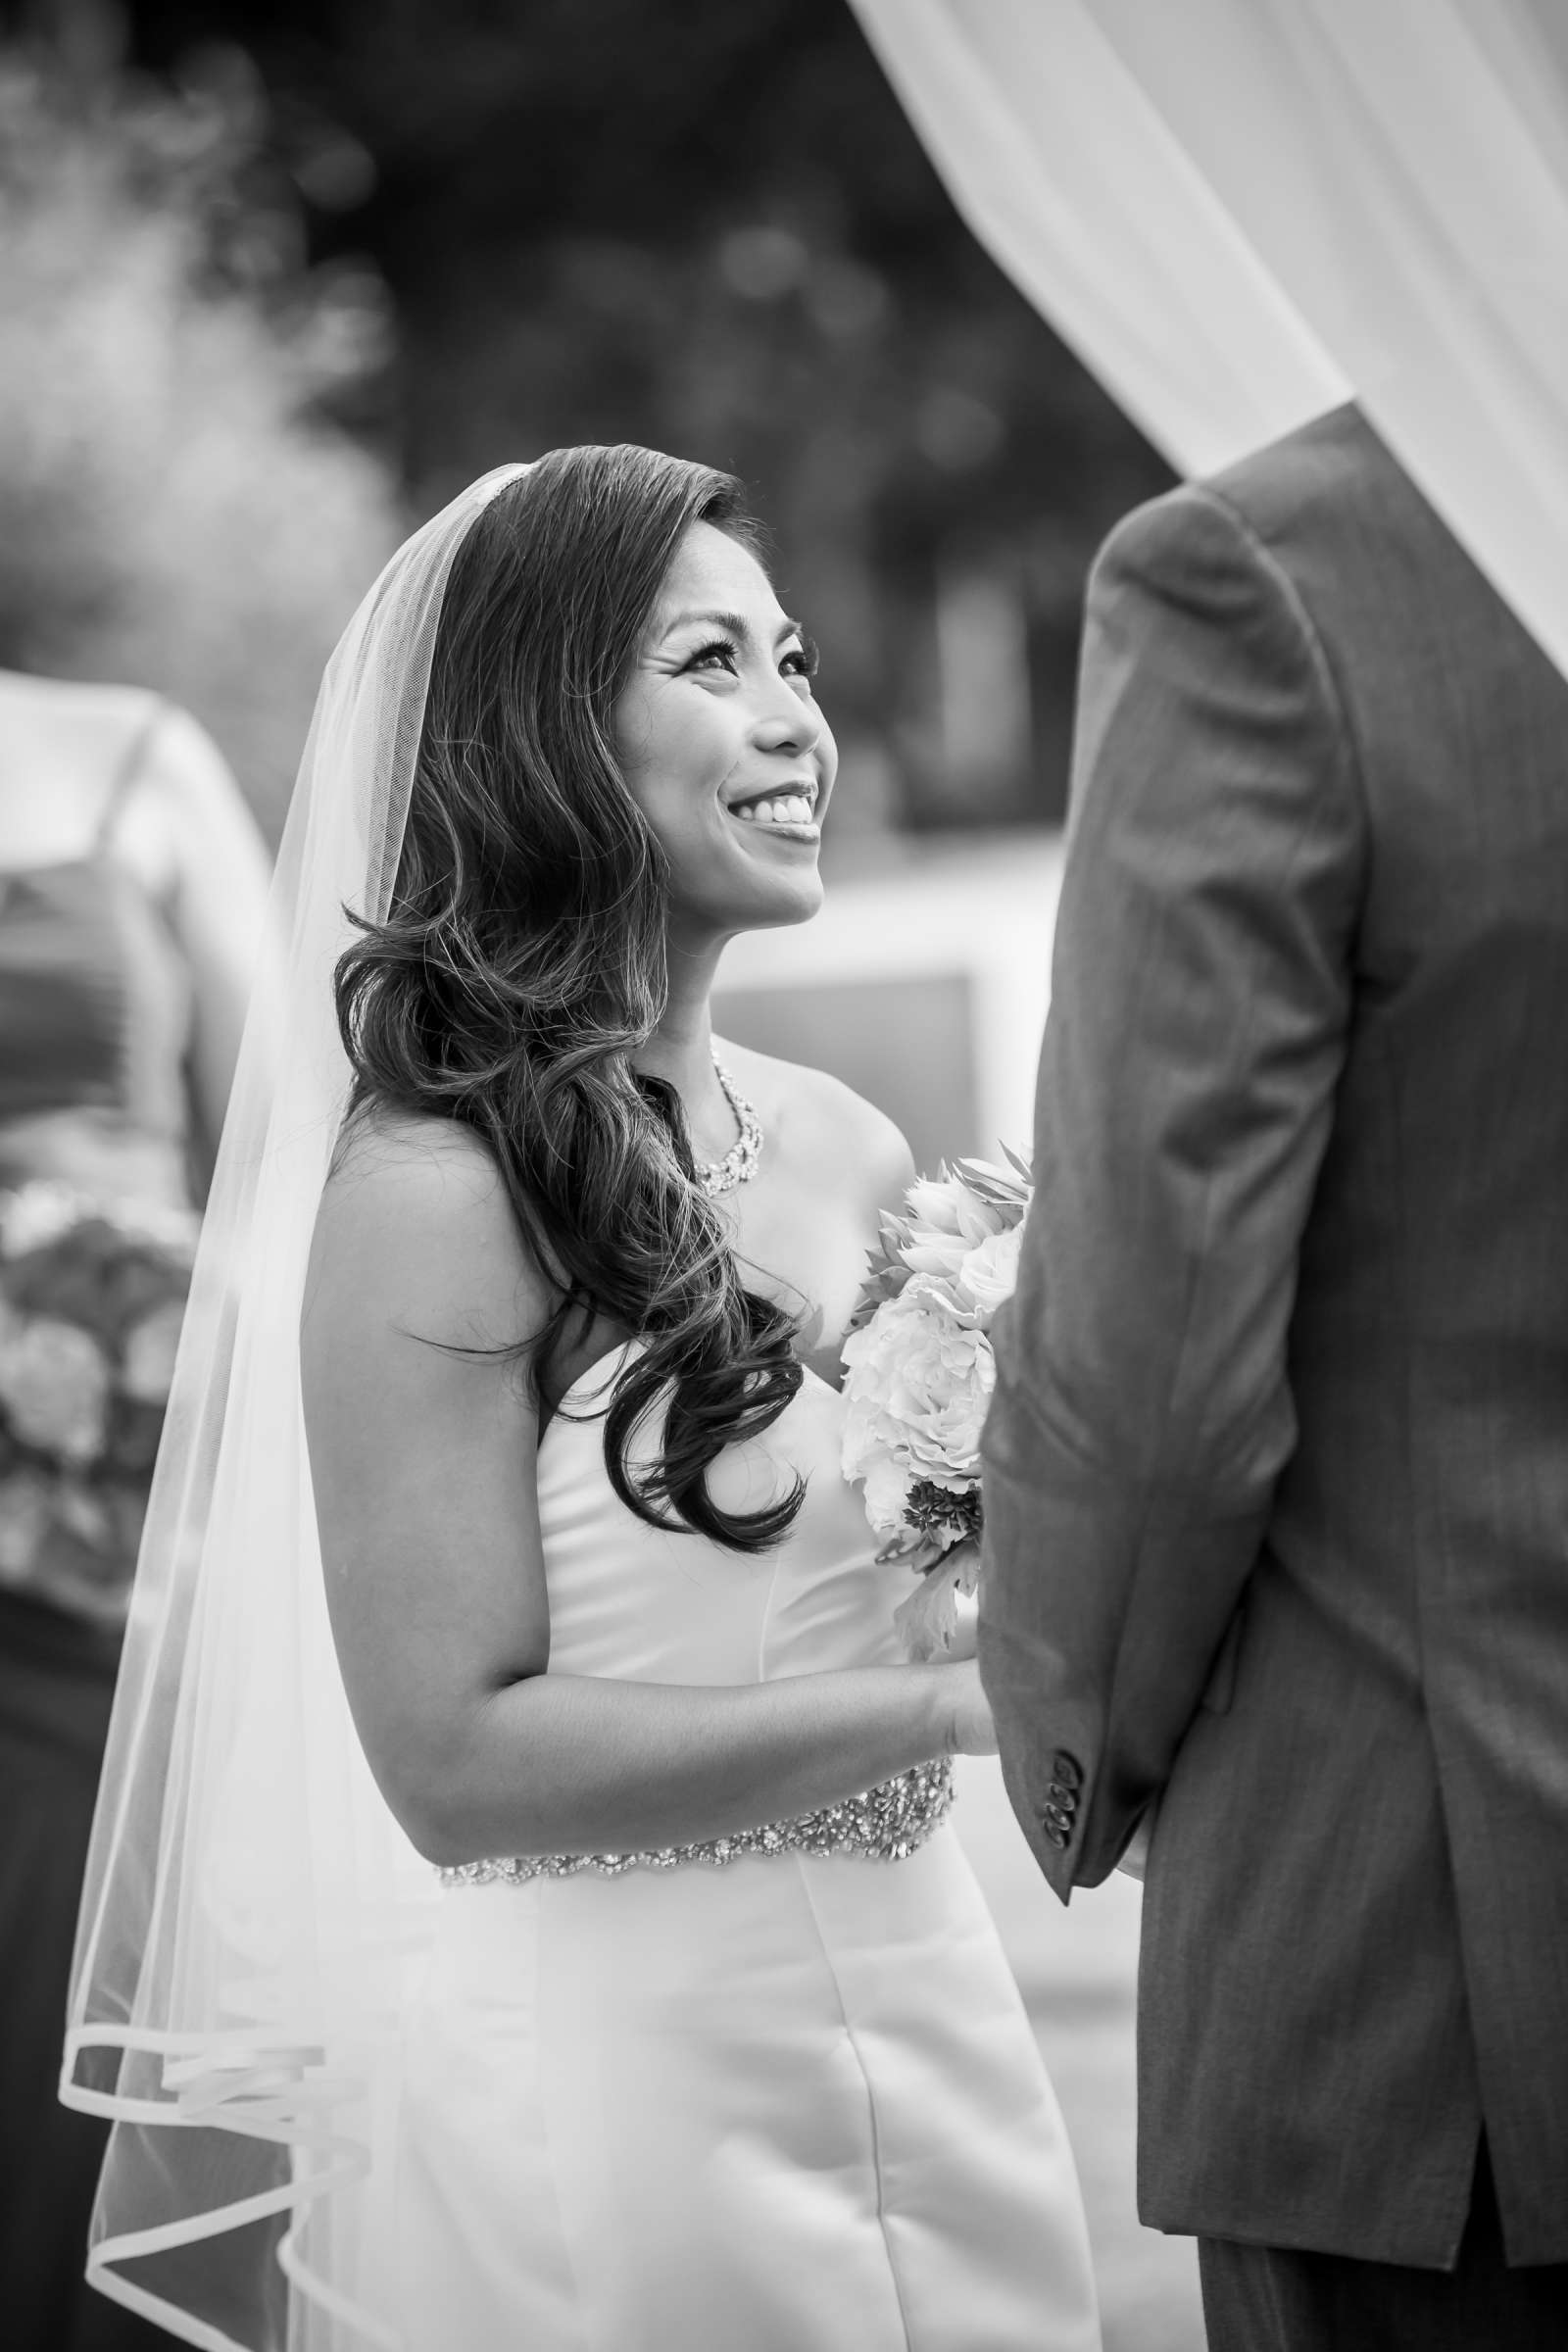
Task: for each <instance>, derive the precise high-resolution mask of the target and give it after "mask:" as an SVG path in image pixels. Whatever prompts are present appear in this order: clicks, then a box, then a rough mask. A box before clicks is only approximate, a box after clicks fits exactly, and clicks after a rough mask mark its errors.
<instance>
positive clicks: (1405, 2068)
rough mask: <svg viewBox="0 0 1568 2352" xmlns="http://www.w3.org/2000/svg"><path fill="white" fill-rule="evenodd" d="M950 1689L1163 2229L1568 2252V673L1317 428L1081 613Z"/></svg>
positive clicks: (1149, 533) (1129, 568) (1112, 552)
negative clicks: (961, 1657)
mask: <svg viewBox="0 0 1568 2352" xmlns="http://www.w3.org/2000/svg"><path fill="white" fill-rule="evenodd" d="M1053 995H1054V1001H1053V1005H1052V1012H1051V1019H1050V1024H1049V1027H1048V1030H1047V1035H1046V1043H1045V1052H1044V1057H1043V1060H1042V1064H1041V1076H1040V1093H1039V1102H1038V1133H1037V1137H1036V1154H1037V1157H1036V1173H1037V1177H1038V1184H1039V1191H1038V1195H1037V1199H1036V1202H1035V1206H1034V1210H1033V1212H1032V1214H1031V1218H1030V1221H1029V1226H1028V1229H1027V1234H1026V1240H1025V1247H1024V1257H1023V1272H1022V1278H1021V1281H1020V1284H1019V1289H1018V1294H1017V1297H1016V1299H1015V1300H1014V1301H1013V1303H1012V1305H1011V1307H1010V1309H1009V1310H1008V1312H1007V1314H1006V1315H1005V1318H1004V1319H1003V1323H1002V1329H1001V1334H1000V1338H999V1357H1000V1367H1001V1377H1000V1382H999V1388H998V1393H997V1398H996V1403H995V1408H994V1410H993V1413H992V1416H991V1420H990V1423H989V1426H988V1428H987V1431H986V1439H985V1461H986V1508H987V1565H986V1573H985V1582H984V1600H983V1608H982V1624H981V1653H980V1654H981V1666H982V1671H983V1673H984V1677H985V1682H986V1687H987V1690H988V1691H989V1692H990V1694H991V1696H992V1699H993V1702H994V1704H995V1707H996V1711H997V1716H998V1720H999V1724H1000V1727H1001V1736H1002V1753H1003V1765H1004V1770H1005V1777H1006V1782H1007V1787H1008V1789H1009V1792H1010V1794H1011V1797H1012V1802H1013V1805H1014V1807H1015V1809H1016V1811H1017V1813H1018V1816H1019V1819H1020V1821H1021V1823H1022V1825H1023V1828H1024V1831H1025V1834H1026V1835H1027V1836H1028V1837H1029V1838H1030V1840H1031V1843H1032V1844H1033V1846H1034V1849H1035V1852H1036V1854H1037V1856H1038V1859H1039V1861H1040V1864H1041V1866H1042V1868H1043V1869H1044V1870H1045V1872H1046V1873H1047V1875H1048V1877H1049V1878H1050V1879H1051V1881H1052V1884H1053V1885H1054V1887H1055V1888H1056V1890H1057V1892H1058V1893H1059V1894H1061V1896H1062V1897H1063V1898H1064V1899H1065V1897H1066V1896H1067V1894H1068V1892H1069V1891H1070V1889H1071V1887H1073V1886H1074V1885H1075V1884H1083V1885H1088V1886H1093V1885H1095V1884H1096V1883H1098V1882H1099V1881H1100V1880H1102V1879H1103V1877H1104V1876H1105V1875H1106V1873H1107V1872H1108V1871H1109V1870H1110V1869H1111V1867H1112V1865H1113V1864H1114V1862H1115V1861H1116V1859H1117V1857H1118V1855H1120V1853H1121V1852H1122V1851H1123V1849H1124V1847H1125V1845H1126V1843H1127V1840H1128V1838H1129V1837H1130V1835H1131V1833H1132V1831H1133V1829H1134V1826H1135V1825H1136V1823H1137V1822H1138V1820H1139V1817H1140V1816H1141V1815H1142V1814H1143V1813H1144V1811H1145V1809H1146V1808H1147V1807H1148V1806H1149V1805H1150V1803H1151V1800H1152V1799H1153V1798H1155V1797H1158V1798H1159V1811H1158V1816H1157V1823H1156V1827H1155V1831H1154V1838H1153V1847H1152V1861H1151V1864H1150V1870H1149V1877H1148V1882H1147V1887H1146V1895H1145V1913H1144V1947H1143V1961H1142V1971H1141V1984H1140V2020H1139V2072H1140V2159H1139V2178H1140V2204H1141V2210H1142V2212H1143V2215H1144V2218H1145V2220H1146V2221H1148V2222H1150V2223H1152V2224H1153V2225H1154V2226H1155V2227H1156V2228H1159V2229H1178V2230H1193V2231H1199V2232H1201V2233H1204V2234H1206V2235H1211V2236H1223V2237H1232V2238H1241V2239H1246V2240H1251V2241H1258V2242H1263V2243H1269V2244H1276V2245H1287V2246H1301V2247H1317V2248H1321V2249H1324V2250H1326V2251H1331V2252H1338V2253H1342V2254H1348V2255H1357V2256H1362V2257H1367V2258H1373V2259H1379V2260H1384V2261H1390V2262H1398V2263H1405V2264H1414V2265H1426V2266H1432V2267H1440V2266H1446V2265H1447V2264H1449V2263H1451V2261H1452V2259H1453V2257H1454V2253H1455V2250H1456V2247H1457V2244H1458V2240H1459V2235H1460V2230H1461V2228H1462V2226H1463V2221H1464V2216H1465V2211H1466V2206H1467V2201H1468V2196H1469V2188H1470V2178H1471V2169H1472V2164H1473V2160H1474V2156H1475V2149H1476V2141H1477V2136H1478V2132H1479V2131H1480V2128H1481V2125H1482V2122H1483V2119H1484V2121H1485V2124H1486V2129H1487V2131H1488V2133H1489V2137H1490V2142H1491V2147H1492V2152H1493V2158H1494V2162H1495V2171H1496V2176H1497V2183H1498V2191H1499V2196H1500V2201H1501V2208H1502V2215H1503V2223H1504V2229H1505V2235H1506V2242H1507V2248H1508V2255H1509V2259H1510V2260H1511V2261H1512V2262H1515V2263H1542V2262H1548V2261H1556V2262H1561V2261H1564V2260H1568V685H1565V683H1564V681H1563V680H1562V678H1561V677H1560V676H1559V675H1558V673H1557V672H1556V670H1555V669H1553V668H1552V666H1551V665H1550V664H1549V663H1548V662H1547V661H1546V660H1545V658H1544V655H1543V654H1542V653H1541V652H1540V650H1539V649H1538V648H1537V646H1536V645H1535V644H1534V642H1533V641H1532V640H1531V639H1530V638H1529V637H1528V636H1527V635H1526V633H1525V631H1524V630H1523V629H1522V628H1521V627H1520V625H1519V624H1518V623H1517V622H1516V621H1515V620H1514V619H1513V618H1512V616H1511V615H1510V613H1508V611H1507V610H1506V608H1505V607H1504V606H1503V604H1502V603H1501V601H1500V600H1499V599H1498V598H1497V596H1496V595H1495V593H1494V591H1493V590H1492V589H1491V588H1490V587H1489V586H1488V585H1487V583H1486V582H1485V581H1484V580H1483V578H1482V577H1481V575H1480V574H1479V572H1478V571H1477V570H1476V569H1475V567H1474V566H1473V565H1472V564H1471V563H1470V562H1469V560H1468V559H1467V558H1466V556H1465V555H1464V554H1463V553H1462V552H1461V550H1460V549H1459V547H1458V546H1457V544H1456V543H1455V541H1454V540H1453V538H1452V537H1451V536H1450V534H1449V533H1448V532H1447V530H1446V528H1445V526H1444V525H1443V524H1442V523H1441V522H1440V521H1439V520H1438V518H1437V516H1436V515H1434V514H1433V512H1432V510H1431V509H1430V508H1429V507H1428V506H1427V504H1426V503H1425V501H1424V500H1423V499H1422V498H1421V497H1420V496H1419V494H1418V493H1417V492H1416V491H1415V489H1413V488H1412V486H1411V484H1410V483H1409V481H1408V480H1407V478H1406V477H1405V476H1404V474H1403V473H1402V472H1401V471H1400V469H1399V468H1398V467H1397V466H1396V464H1395V463H1394V461H1393V459H1392V458H1391V457H1390V456H1389V454H1388V453H1387V451H1386V450H1385V449H1384V448H1383V447H1382V445H1381V443H1380V442H1379V441H1378V440H1377V438H1376V436H1375V435H1374V434H1373V432H1372V431H1371V429H1370V428H1369V426H1368V425H1367V424H1366V423H1365V422H1364V421H1363V420H1362V418H1361V417H1359V416H1358V415H1357V414H1356V412H1355V411H1353V410H1343V411H1340V412H1338V413H1337V414H1335V415H1334V416H1332V417H1325V418H1322V419H1320V420H1319V421H1317V422H1316V423H1314V424H1312V425H1310V426H1308V427H1307V428H1306V429H1305V430H1303V431H1301V432H1299V433H1297V434H1295V435H1293V436H1292V437H1291V438H1290V439H1289V440H1287V441H1284V442H1282V443H1280V444H1278V445H1276V446H1275V447H1274V448H1272V449H1270V450H1266V451H1264V452H1262V453H1261V454H1260V455H1258V456H1256V457H1254V458H1252V459H1250V460H1248V461H1247V463H1245V464H1244V465H1242V466H1238V467H1237V468H1235V469H1234V470H1233V471H1232V472H1230V473H1228V474H1226V475H1225V476H1223V477H1222V478H1220V479H1219V480H1217V481H1215V482H1213V483H1211V484H1208V485H1206V486H1202V487H1197V488H1184V489H1181V490H1178V491H1176V492H1174V493H1172V494H1171V495H1170V496H1169V497H1167V498H1163V499H1161V500H1159V501H1157V502H1156V503H1155V504H1154V505H1152V506H1151V507H1148V508H1145V509H1143V510H1141V511H1140V512H1139V513H1138V514H1136V515H1133V516H1131V517H1130V518H1129V520H1128V521H1126V522H1125V523H1124V524H1122V526H1121V527H1120V528H1119V529H1118V530H1117V532H1116V533H1115V534H1114V535H1113V537H1112V539H1111V540H1110V542H1109V544H1108V546H1107V547H1106V549H1105V550H1104V552H1103V556H1102V558H1101V561H1100V564H1099V565H1098V566H1097V569H1096V573H1095V577H1094V580H1093V582H1092V585H1091V590H1090V602H1089V622H1088V636H1087V642H1086V650H1085V656H1084V667H1083V680H1082V702H1081V709H1080V722H1079V738H1078V745H1077V754H1076V769H1075V776H1074V784H1073V797H1072V807H1071V816H1070V823H1069V831H1068V847H1067V869H1066V880H1065V885H1064V889H1063V893H1062V900H1061V909H1060V916H1059V920H1058V926H1057V932H1056V947H1055V962H1054V992H1053Z"/></svg>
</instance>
